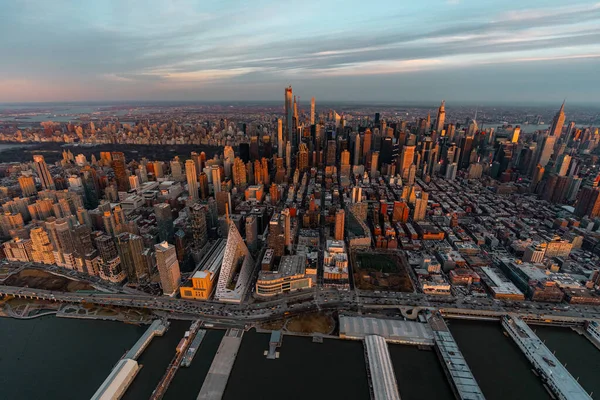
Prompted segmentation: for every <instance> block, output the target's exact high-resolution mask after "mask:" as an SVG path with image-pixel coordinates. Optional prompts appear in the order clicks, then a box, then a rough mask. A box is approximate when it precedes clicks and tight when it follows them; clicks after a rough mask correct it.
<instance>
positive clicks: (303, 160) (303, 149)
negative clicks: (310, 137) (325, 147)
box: [298, 143, 308, 171]
mask: <svg viewBox="0 0 600 400" xmlns="http://www.w3.org/2000/svg"><path fill="white" fill-rule="evenodd" d="M307 168H308V147H307V146H306V143H300V150H299V151H298V169H299V170H300V171H304V170H305V169H307Z"/></svg>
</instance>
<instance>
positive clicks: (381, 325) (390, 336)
mask: <svg viewBox="0 0 600 400" xmlns="http://www.w3.org/2000/svg"><path fill="white" fill-rule="evenodd" d="M369 335H376V336H381V337H382V338H384V339H385V340H386V341H387V342H390V343H398V344H409V345H414V346H433V332H432V331H431V328H430V327H429V325H427V324H425V323H421V322H415V321H402V320H398V319H384V318H373V317H359V316H356V317H351V316H345V315H341V316H340V338H342V339H354V340H362V339H364V338H365V337H367V336H369Z"/></svg>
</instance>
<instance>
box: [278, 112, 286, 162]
mask: <svg viewBox="0 0 600 400" xmlns="http://www.w3.org/2000/svg"><path fill="white" fill-rule="evenodd" d="M284 151H285V140H284V138H283V122H282V121H281V118H278V119H277V155H278V156H279V158H283V152H284Z"/></svg>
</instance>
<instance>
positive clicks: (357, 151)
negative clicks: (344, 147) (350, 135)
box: [353, 135, 361, 165]
mask: <svg viewBox="0 0 600 400" xmlns="http://www.w3.org/2000/svg"><path fill="white" fill-rule="evenodd" d="M360 141H361V136H360V135H356V140H355V141H354V164H353V165H360V152H361V145H360Z"/></svg>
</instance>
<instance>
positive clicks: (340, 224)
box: [334, 209, 346, 240]
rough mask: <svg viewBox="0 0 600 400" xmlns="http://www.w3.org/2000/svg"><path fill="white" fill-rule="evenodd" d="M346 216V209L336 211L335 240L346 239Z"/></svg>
mask: <svg viewBox="0 0 600 400" xmlns="http://www.w3.org/2000/svg"><path fill="white" fill-rule="evenodd" d="M345 217H346V213H345V212H344V210H342V209H339V210H338V211H337V212H336V213H335V233H334V239H335V240H344V222H345V221H344V219H345Z"/></svg>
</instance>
